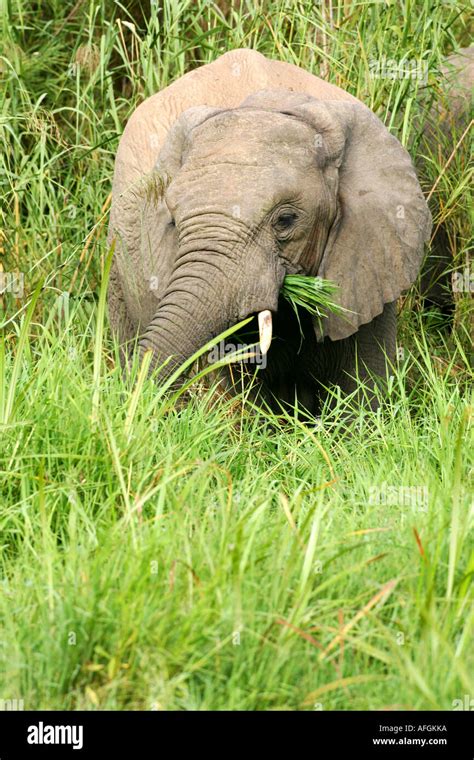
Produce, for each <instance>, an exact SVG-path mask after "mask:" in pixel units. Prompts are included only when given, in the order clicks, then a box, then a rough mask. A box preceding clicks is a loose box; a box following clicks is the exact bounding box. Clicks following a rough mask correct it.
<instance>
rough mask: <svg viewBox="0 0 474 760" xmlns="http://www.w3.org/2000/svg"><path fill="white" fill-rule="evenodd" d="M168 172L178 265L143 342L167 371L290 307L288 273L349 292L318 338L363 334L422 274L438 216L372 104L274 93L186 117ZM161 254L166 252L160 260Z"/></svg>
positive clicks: (166, 208)
mask: <svg viewBox="0 0 474 760" xmlns="http://www.w3.org/2000/svg"><path fill="white" fill-rule="evenodd" d="M156 170H157V171H158V172H159V174H160V175H161V176H162V177H165V178H166V183H165V184H166V187H165V190H164V192H163V194H162V197H161V198H160V200H159V201H157V203H158V206H159V209H157V212H158V211H159V219H160V224H162V225H163V230H162V233H163V234H162V240H163V241H167V245H168V246H170V250H171V253H168V254H166V255H167V256H168V257H169V260H170V262H171V265H170V269H169V273H168V276H167V282H166V283H164V285H163V288H162V291H161V293H160V297H159V301H158V304H157V308H156V312H155V313H154V316H153V318H152V319H151V321H149V323H148V325H147V327H146V329H145V331H144V333H143V334H142V337H141V342H140V346H141V350H142V351H144V350H146V349H150V348H151V349H152V350H153V366H155V365H156V364H157V363H158V364H161V363H163V362H164V361H165V359H167V358H168V357H170V356H172V357H173V361H172V362H170V363H168V365H167V368H166V372H169V371H170V370H171V368H172V367H173V366H174V365H176V364H177V363H180V362H182V361H183V360H184V359H185V358H187V357H189V356H190V355H192V354H193V353H194V351H196V350H197V349H198V348H199V347H200V346H201V345H202V344H204V343H205V342H206V341H207V340H209V339H211V338H212V337H214V336H216V335H217V334H219V333H220V332H222V331H223V330H224V329H225V328H227V327H228V326H230V325H232V324H235V323H236V322H237V321H238V320H240V319H241V318H244V317H246V316H247V315H250V314H256V313H261V312H264V313H265V315H266V319H264V320H262V325H266V327H265V326H264V327H263V332H264V333H266V334H265V335H263V336H262V341H263V343H265V344H266V345H264V346H263V348H264V349H265V348H267V346H268V331H269V330H271V319H269V313H270V315H271V314H275V312H276V311H277V310H278V298H279V292H280V289H281V286H282V282H283V279H284V277H285V275H286V274H291V273H302V274H307V275H320V276H322V277H325V278H327V279H330V280H333V281H335V282H336V283H337V284H338V286H339V302H340V305H341V306H343V307H344V308H345V309H346V310H347V312H345V313H344V315H334V314H333V315H330V316H328V318H327V319H325V320H324V322H323V323H322V331H321V329H320V327H319V324H316V323H315V324H314V330H315V332H316V334H317V339H318V340H322V339H324V338H325V336H327V337H328V338H329V339H331V340H332V341H336V340H340V339H343V338H346V337H347V336H350V335H351V334H353V333H355V332H356V331H357V330H358V328H359V327H360V326H361V325H364V324H366V323H369V322H371V320H373V319H374V318H375V317H376V316H377V315H379V314H381V312H382V311H383V309H384V305H385V304H387V303H391V302H393V301H395V300H396V299H397V298H398V296H399V295H400V293H401V291H402V290H403V289H405V288H407V287H408V286H409V285H410V284H411V283H412V282H413V280H414V279H415V277H416V275H417V273H418V270H419V267H420V263H421V259H422V255H423V243H424V241H425V240H426V239H427V236H428V234H429V230H430V215H429V211H428V209H427V206H426V203H425V201H424V198H423V195H422V193H421V189H420V187H419V184H418V180H417V178H416V175H415V172H414V169H413V166H412V163H411V159H410V157H409V155H408V154H407V152H406V151H405V150H404V148H403V147H402V146H401V145H400V143H399V142H398V140H397V139H396V138H395V137H393V136H392V135H391V134H390V133H389V132H388V131H387V129H386V128H385V127H384V125H383V124H382V123H381V121H380V120H379V119H378V118H377V117H376V116H375V115H374V114H373V113H372V112H371V111H370V110H369V109H368V108H366V107H365V106H363V105H362V104H358V103H354V102H350V101H322V100H317V99H315V98H313V97H310V96H307V95H303V94H296V93H292V92H289V91H285V90H269V91H262V92H259V93H256V94H254V95H251V96H250V97H248V98H247V99H246V100H245V101H244V102H243V103H242V104H241V106H240V107H239V108H235V109H218V108H210V107H206V106H202V107H194V108H191V109H189V110H187V111H185V112H184V113H183V114H182V115H181V116H180V117H179V118H178V119H177V121H176V122H175V124H174V126H173V127H172V129H171V131H170V133H169V135H168V139H167V141H166V143H165V144H164V146H163V148H162V150H161V153H160V156H159V159H158V163H157V166H156ZM156 255H157V256H160V255H161V254H160V252H159V251H157V252H156Z"/></svg>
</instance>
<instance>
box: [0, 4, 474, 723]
mask: <svg viewBox="0 0 474 760" xmlns="http://www.w3.org/2000/svg"><path fill="white" fill-rule="evenodd" d="M331 7H332V13H330V12H329V6H327V5H326V4H318V3H316V4H315V3H313V2H297V3H295V2H290V1H288V2H286V1H285V2H266V3H265V4H263V3H258V2H250V1H247V2H245V1H243V2H240V3H233V4H232V3H226V4H225V5H224V3H220V4H214V3H205V2H201V0H199V1H198V2H179V3H177V2H164V3H161V4H158V3H151V4H150V6H146V7H145V6H144V7H143V11H144V12H143V13H142V10H141V9H140V4H139V3H129V4H120V3H115V2H111V1H109V2H107V1H106V0H101V2H98V3H95V4H93V3H89V2H87V1H84V2H82V3H80V2H79V3H76V4H73V3H59V2H54V1H52V0H50V1H49V2H44V1H43V2H41V3H40V4H38V5H37V6H32V5H29V4H27V3H24V0H11V1H10V2H8V3H5V5H4V6H3V10H4V13H3V16H2V22H1V23H2V28H1V41H0V44H1V49H0V76H1V79H2V87H1V88H0V132H1V137H2V145H3V149H2V151H1V153H0V196H1V207H0V208H1V215H2V219H1V221H2V225H1V229H2V232H1V236H2V237H1V243H0V248H1V250H0V264H1V268H2V269H3V270H4V271H6V272H22V273H24V284H25V292H24V295H23V297H19V296H18V297H15V295H14V294H8V293H7V294H4V295H3V297H0V306H1V307H2V309H3V312H2V323H3V333H2V341H1V345H0V415H1V417H0V419H1V425H0V442H1V445H0V536H1V544H0V545H1V548H2V551H1V555H0V562H1V585H0V592H1V593H0V614H1V618H2V622H1V625H2V635H1V640H2V646H1V647H0V699H15V698H16V699H23V700H24V706H25V708H26V709H28V708H31V709H34V708H71V709H80V708H86V709H97V708H101V709H102V708H112V709H123V708H140V709H278V708H281V709H311V710H314V709H316V710H319V709H324V710H327V709H371V708H372V709H373V708H379V709H380V708H390V707H400V708H409V709H421V708H440V709H452V707H453V700H456V699H463V697H464V695H465V694H468V695H470V696H471V698H472V695H473V694H474V683H473V677H472V673H473V664H474V663H473V652H472V647H471V641H472V635H473V623H474V617H473V606H472V577H473V571H474V551H473V542H472V527H473V525H472V523H473V512H472V473H473V462H472V445H470V443H471V439H470V437H469V436H470V431H471V428H470V417H471V416H472V394H471V389H470V382H471V380H472V376H471V374H470V367H469V358H470V357H469V355H468V350H469V345H470V338H469V325H470V318H471V317H470V316H469V309H470V306H469V303H470V302H469V297H468V294H464V295H462V296H459V297H458V298H457V306H456V318H455V324H454V327H453V328H452V329H451V330H450V331H449V332H445V333H440V332H438V331H437V330H436V329H435V321H434V317H433V315H430V314H422V313H418V311H417V308H418V305H419V301H418V297H417V295H416V289H415V290H414V291H413V292H412V293H410V294H409V295H408V296H407V297H406V298H405V299H404V303H403V304H402V310H401V315H400V340H399V349H400V354H399V362H398V366H397V367H396V368H395V370H394V374H393V377H392V378H391V379H390V382H389V387H388V397H387V399H386V401H385V402H384V403H383V405H382V407H381V409H380V411H379V412H378V413H377V414H367V413H366V412H364V411H363V410H360V411H359V412H358V413H356V415H355V419H354V422H353V424H352V427H351V429H350V430H348V429H347V427H346V425H345V419H346V411H347V408H348V407H349V405H350V399H349V400H342V399H341V400H339V402H338V403H337V404H336V405H335V408H334V409H332V411H329V410H327V411H325V413H324V414H323V417H322V419H321V420H317V419H315V420H313V421H312V424H306V425H303V424H302V423H301V422H300V421H298V419H297V417H296V416H292V415H291V414H288V413H287V414H285V415H282V416H280V417H278V418H277V417H274V416H272V415H270V414H268V413H265V412H263V411H256V410H254V409H253V408H252V405H251V402H250V401H249V400H248V399H247V398H246V397H245V394H243V395H242V396H241V397H238V398H234V399H229V398H225V397H222V396H219V395H217V394H216V393H215V392H214V389H213V388H207V387H205V386H204V384H202V383H201V382H200V381H199V379H198V380H195V381H194V383H193V384H191V385H190V386H189V387H187V389H186V400H187V403H186V404H184V405H183V404H181V403H179V404H178V403H172V401H173V399H172V398H171V397H170V395H169V394H166V395H163V394H160V393H157V391H156V387H155V386H154V384H153V382H152V381H151V380H149V379H148V378H147V373H146V366H145V367H140V366H138V364H137V362H135V363H134V365H133V367H132V369H131V374H130V376H128V377H124V376H123V374H122V371H121V369H120V365H119V361H118V349H117V347H116V346H115V345H114V343H113V342H112V340H111V336H110V333H109V330H108V326H107V320H106V316H105V313H104V305H105V301H104V295H105V291H104V287H105V282H106V279H107V266H108V259H107V249H106V245H105V228H106V224H107V212H108V197H109V193H110V181H111V176H112V171H113V157H114V153H115V150H116V147H117V142H118V138H119V135H120V132H121V130H122V128H123V125H124V124H125V122H126V120H127V118H128V116H129V115H130V114H131V113H132V111H133V109H134V108H135V106H136V105H137V104H138V103H139V102H140V101H141V100H142V99H143V98H145V97H146V96H148V95H150V94H151V93H152V92H154V91H156V90H157V89H159V88H160V87H162V86H165V85H166V84H168V83H169V82H170V81H172V80H174V79H175V78H176V77H178V76H180V75H181V74H183V73H184V72H186V71H188V70H189V69H190V68H192V67H194V66H197V65H199V64H200V63H205V62H208V61H211V60H213V59H214V58H216V57H217V56H218V55H220V54H221V53H223V52H225V51H226V50H228V49H230V48H234V47H239V46H246V47H253V48H256V49H258V50H260V51H261V52H263V53H265V54H266V55H269V56H271V57H279V58H282V59H284V60H288V61H290V62H293V63H296V64H299V65H301V66H304V67H305V68H307V69H308V70H310V71H312V72H313V73H315V74H318V75H322V76H325V77H327V78H328V79H330V80H331V81H333V82H334V83H336V84H338V85H340V86H342V87H345V88H346V89H348V90H349V91H350V92H352V93H353V94H355V95H357V96H358V97H360V98H361V99H362V100H364V102H366V103H367V104H368V105H369V106H370V107H371V108H373V109H374V110H375V111H376V112H377V113H378V114H379V115H380V116H381V118H382V119H384V121H385V122H386V123H387V124H388V125H389V127H390V129H392V130H393V131H394V133H395V134H397V136H398V137H399V138H400V139H401V140H402V141H403V142H404V143H405V144H406V145H407V146H408V147H409V148H410V150H411V151H412V153H413V155H414V156H415V155H416V150H417V145H418V138H419V129H420V126H419V125H420V124H421V123H422V118H423V114H424V112H425V111H426V109H428V107H429V103H430V98H431V97H433V96H436V92H437V88H438V82H439V78H438V69H439V65H440V61H441V58H442V56H443V55H444V54H446V53H449V52H450V51H451V50H452V49H453V47H455V46H458V45H462V44H466V42H467V41H468V38H469V28H468V26H467V24H468V19H469V16H468V13H467V8H464V6H463V4H462V3H456V4H454V3H450V2H445V3H438V2H434V0H430V1H428V0H419V1H418V2H408V1H407V2H398V3H390V4H386V3H382V2H373V3H370V2H345V3H343V2H333V3H332V6H331ZM382 55H385V56H387V58H394V59H396V60H400V59H401V58H403V56H406V57H407V58H408V59H415V58H416V59H420V60H423V61H426V62H427V64H428V72H429V74H428V81H427V83H426V84H423V83H420V82H419V81H417V80H411V79H406V80H400V79H398V80H388V79H375V78H372V77H371V76H370V75H369V74H370V61H371V59H373V58H376V57H377V56H382ZM415 117H416V118H415ZM431 167H432V172H433V174H432V177H431V179H429V178H427V179H426V191H427V194H428V193H429V192H430V190H431V188H432V187H433V185H434V183H435V182H436V180H437V178H438V177H439V176H440V174H441V172H442V170H443V159H442V158H438V159H437V161H434V160H433V162H432V164H431ZM467 172H468V168H467V166H466V163H465V161H464V158H463V155H462V154H461V153H459V155H456V160H454V161H453V162H452V163H451V164H450V166H449V167H448V169H447V170H446V171H445V172H444V173H443V174H442V179H441V180H440V181H439V182H438V184H437V187H436V200H437V206H436V208H438V209H440V210H441V211H440V213H442V214H443V215H444V220H445V221H447V223H448V225H451V226H450V229H451V230H452V231H455V232H456V235H455V236H454V235H453V236H452V238H451V239H452V241H453V253H456V251H457V252H458V253H459V240H461V249H462V251H463V254H462V257H464V256H465V247H466V246H465V243H464V242H462V241H463V240H465V238H466V237H467V233H466V229H467V227H466V225H467V215H466V206H467V203H468V200H467V194H466V193H465V191H464V190H465V188H466V187H467V182H468V173H467ZM456 241H458V242H456ZM462 257H461V258H462ZM464 265H465V259H464V258H462V266H464ZM101 294H102V296H101Z"/></svg>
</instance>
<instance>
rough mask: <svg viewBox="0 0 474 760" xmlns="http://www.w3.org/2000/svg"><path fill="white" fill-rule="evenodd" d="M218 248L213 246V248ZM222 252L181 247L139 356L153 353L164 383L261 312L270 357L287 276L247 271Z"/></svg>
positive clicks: (263, 341) (262, 332) (262, 338)
mask: <svg viewBox="0 0 474 760" xmlns="http://www.w3.org/2000/svg"><path fill="white" fill-rule="evenodd" d="M213 248H214V247H213ZM238 261H239V259H237V261H236V259H235V258H233V257H229V256H228V255H227V256H226V255H224V254H223V252H222V250H216V249H215V248H214V250H212V251H209V250H207V251H203V250H202V249H199V250H197V251H196V250H194V251H189V247H188V249H187V250H185V249H182V248H180V250H179V251H178V256H177V262H178V265H177V267H176V268H175V271H174V274H173V277H172V279H171V282H170V284H169V286H168V288H167V290H166V292H165V294H164V296H163V299H162V301H161V303H160V305H159V307H158V310H157V312H156V314H155V316H154V318H153V319H152V321H151V322H150V324H149V326H148V328H147V330H146V332H145V334H144V335H143V336H142V339H141V341H140V352H141V353H142V354H143V353H144V352H145V351H146V350H149V349H151V350H152V351H153V356H152V360H151V365H150V369H151V370H153V369H155V368H156V367H159V366H161V365H163V363H164V362H166V360H168V359H169V361H167V363H166V366H164V367H163V368H162V370H161V371H160V375H159V378H160V380H165V379H166V378H167V377H169V376H170V375H171V374H172V372H173V371H174V370H176V368H177V367H179V366H180V365H181V364H182V363H183V362H184V361H185V360H186V359H188V358H189V357H190V356H192V355H193V354H194V353H195V352H196V351H197V350H198V349H199V348H200V347H201V346H203V345H204V344H205V343H207V342H208V341H209V340H211V339H212V338H214V337H216V336H217V335H219V333H221V332H223V331H224V330H226V329H227V328H228V327H230V326H231V325H233V324H235V323H237V322H238V321H239V320H240V319H244V318H245V317H246V316H247V315H249V314H252V313H258V314H259V329H260V343H261V350H262V353H266V351H267V350H268V348H269V346H270V342H271V329H272V327H271V311H276V310H277V306H278V293H279V289H280V285H281V281H282V277H281V276H280V277H279V278H277V277H276V276H275V271H273V272H272V273H271V274H270V275H269V272H268V271H267V272H266V274H265V275H264V274H262V273H261V274H260V276H256V275H255V272H254V271H252V272H251V273H246V271H247V270H246V268H245V265H244V264H243V263H242V259H240V265H239V264H238Z"/></svg>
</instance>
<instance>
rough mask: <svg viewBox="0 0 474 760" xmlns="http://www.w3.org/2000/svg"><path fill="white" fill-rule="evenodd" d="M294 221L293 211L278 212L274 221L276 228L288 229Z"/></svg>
mask: <svg viewBox="0 0 474 760" xmlns="http://www.w3.org/2000/svg"><path fill="white" fill-rule="evenodd" d="M295 221H296V214H295V213H294V212H293V211H284V212H283V213H282V214H280V215H279V216H278V217H277V219H276V222H275V226H276V228H277V229H278V230H288V229H289V228H290V227H292V226H293V224H294V223H295Z"/></svg>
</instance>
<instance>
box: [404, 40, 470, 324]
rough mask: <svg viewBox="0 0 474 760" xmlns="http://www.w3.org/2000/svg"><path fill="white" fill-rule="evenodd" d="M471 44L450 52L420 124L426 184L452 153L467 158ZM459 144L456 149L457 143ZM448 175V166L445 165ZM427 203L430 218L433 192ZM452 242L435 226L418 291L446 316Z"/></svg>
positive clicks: (421, 161) (449, 309) (435, 212)
mask: <svg viewBox="0 0 474 760" xmlns="http://www.w3.org/2000/svg"><path fill="white" fill-rule="evenodd" d="M473 88H474V47H473V46H471V47H469V48H461V49H460V50H459V51H458V52H457V53H455V54H453V55H450V56H449V57H448V58H447V59H446V61H445V63H444V65H443V66H442V68H441V76H440V83H439V93H436V100H435V101H434V103H433V104H432V106H431V108H430V110H429V113H428V117H427V118H426V120H425V122H424V125H423V132H422V139H421V142H420V146H419V149H418V159H417V168H418V171H419V173H420V175H421V176H423V178H425V176H426V183H427V184H432V183H433V174H434V172H433V169H432V168H431V161H432V160H433V161H434V162H435V166H437V165H439V163H440V161H441V165H447V163H448V161H449V159H450V156H451V154H452V153H453V151H456V153H457V155H458V157H459V155H460V154H461V155H463V154H465V156H466V162H467V161H469V155H468V153H469V148H470V136H469V135H468V134H467V135H465V136H464V140H463V141H462V142H460V141H461V138H462V137H463V134H464V133H465V131H466V129H467V128H468V127H469V123H470V121H471V119H472V113H473V108H472V106H473ZM458 143H459V146H458V148H457V150H456V146H457V145H458ZM447 171H448V174H449V168H448V170H447ZM430 203H431V204H432V208H433V217H436V216H437V215H438V213H439V207H438V203H437V195H436V193H435V194H434V196H433V197H432V199H431V201H430ZM452 248H453V245H452V243H451V244H450V240H449V237H448V233H447V230H446V228H445V227H444V226H443V225H438V226H437V228H436V230H435V234H434V236H433V240H432V244H431V250H430V255H429V257H428V258H427V259H426V261H425V262H424V266H423V271H422V276H421V283H420V285H421V292H422V294H423V295H424V297H425V303H426V304H427V305H428V306H437V307H439V308H440V310H441V311H442V312H443V313H444V314H446V315H449V314H451V312H452V311H453V308H454V304H453V294H452V291H451V271H452V269H453V264H454V263H455V262H453V257H452V253H451V251H452Z"/></svg>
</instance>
